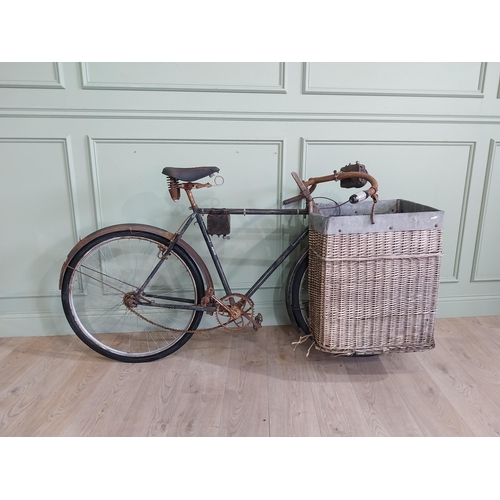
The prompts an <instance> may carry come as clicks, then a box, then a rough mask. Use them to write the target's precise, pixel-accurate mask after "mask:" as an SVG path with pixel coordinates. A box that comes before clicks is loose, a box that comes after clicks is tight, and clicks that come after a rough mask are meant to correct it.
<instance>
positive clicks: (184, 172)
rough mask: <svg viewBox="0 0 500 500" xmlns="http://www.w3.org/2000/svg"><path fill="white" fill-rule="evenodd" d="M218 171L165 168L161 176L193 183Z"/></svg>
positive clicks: (215, 168)
mask: <svg viewBox="0 0 500 500" xmlns="http://www.w3.org/2000/svg"><path fill="white" fill-rule="evenodd" d="M219 170H220V169H219V167H189V168H184V167H165V168H164V169H163V170H162V174H164V175H168V176H169V177H173V178H174V179H177V180H179V181H185V182H194V181H197V180H198V179H201V178H203V177H207V176H208V175H212V174H215V173H216V172H218V171H219Z"/></svg>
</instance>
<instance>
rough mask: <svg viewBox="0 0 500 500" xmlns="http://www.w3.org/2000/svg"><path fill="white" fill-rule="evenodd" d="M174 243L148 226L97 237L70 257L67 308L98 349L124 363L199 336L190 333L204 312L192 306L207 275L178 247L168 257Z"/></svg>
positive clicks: (148, 357)
mask: <svg viewBox="0 0 500 500" xmlns="http://www.w3.org/2000/svg"><path fill="white" fill-rule="evenodd" d="M169 243H170V241H169V240H168V239H166V238H164V237H162V236H159V235H157V234H153V233H149V232H147V231H136V232H134V233H133V234H131V232H130V231H114V232H111V233H108V234H104V235H102V236H98V237H96V238H95V239H93V240H91V241H90V242H89V243H87V244H86V245H85V246H84V247H83V248H81V249H80V250H79V251H78V252H77V253H76V255H75V256H74V257H73V259H72V260H71V262H69V264H68V267H67V269H66V272H65V274H64V277H63V281H62V288H61V298H62V304H63V309H64V313H65V315H66V318H67V320H68V322H69V324H70V325H71V328H72V329H73V331H74V332H75V333H76V334H77V335H78V337H79V338H80V339H81V340H82V341H83V342H84V343H85V344H87V345H88V346H89V347H90V348H91V349H93V350H94V351H96V352H98V353H99V354H102V355H103V356H106V357H108V358H111V359H115V360H119V361H125V362H146V361H153V360H156V359H159V358H163V357H165V356H168V355H169V354H171V353H173V352H174V351H176V350H177V349H179V348H180V347H181V346H183V345H184V344H185V343H186V342H187V341H188V340H189V339H190V338H191V336H192V333H187V332H189V331H192V330H195V329H196V328H197V327H198V325H199V323H200V321H201V318H202V315H203V313H202V312H201V311H194V310H190V309H186V308H185V306H186V305H189V304H192V305H195V304H199V303H200V301H201V298H202V297H203V279H202V277H201V274H200V271H199V270H198V267H197V266H196V264H195V263H194V261H193V259H192V258H191V257H190V256H189V254H188V253H187V252H186V251H185V250H183V249H182V248H180V247H178V246H174V248H173V249H172V252H171V254H170V255H169V256H168V259H163V262H162V258H161V254H162V251H163V250H164V249H165V248H166V247H167V246H168V244H169ZM160 262H161V265H160V266H159V268H158V270H157V272H156V273H155V274H154V276H153V277H152V279H151V280H150V281H149V283H148V284H147V286H146V287H145V288H144V290H143V292H142V293H141V294H137V291H138V290H139V289H140V288H141V287H142V286H143V285H144V283H145V282H146V280H147V278H148V277H149V276H150V275H151V272H152V270H153V269H155V267H156V266H157V265H158V264H159V263H160ZM165 305H170V306H179V308H172V309H170V308H165V307H162V306H165ZM183 307H184V308H183Z"/></svg>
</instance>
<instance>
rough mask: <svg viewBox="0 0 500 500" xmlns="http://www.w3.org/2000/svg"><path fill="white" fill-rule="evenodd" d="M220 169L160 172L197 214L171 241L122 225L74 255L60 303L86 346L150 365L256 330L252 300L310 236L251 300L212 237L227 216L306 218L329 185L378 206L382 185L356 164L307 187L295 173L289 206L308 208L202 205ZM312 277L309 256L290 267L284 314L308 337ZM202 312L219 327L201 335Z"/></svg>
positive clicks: (226, 226) (159, 232)
mask: <svg viewBox="0 0 500 500" xmlns="http://www.w3.org/2000/svg"><path fill="white" fill-rule="evenodd" d="M219 171H220V169H219V168H218V167H212V166H202V167H189V168H181V167H165V168H164V169H163V171H162V173H163V174H164V175H166V176H167V180H168V187H169V193H170V196H171V198H172V200H174V201H177V200H179V199H180V194H181V192H182V191H184V192H185V194H186V196H187V198H188V200H189V202H190V205H191V206H190V209H191V211H192V213H191V215H190V216H189V217H187V219H186V220H185V221H184V222H183V223H182V224H181V226H180V227H179V229H178V230H177V231H176V232H175V233H171V232H169V231H167V230H164V229H161V228H158V227H154V226H150V225H146V224H135V223H134V224H118V225H113V226H109V227H105V228H102V229H99V230H97V231H95V232H93V233H92V234H90V235H88V236H87V237H85V238H84V239H82V240H81V241H79V242H78V244H77V245H76V246H75V247H74V248H73V249H72V250H71V251H70V252H69V254H68V256H67V258H66V260H65V262H64V263H63V266H62V269H61V273H60V280H59V288H60V290H61V299H62V305H63V310H64V314H65V316H66V318H67V320H68V322H69V324H70V326H71V328H72V329H73V331H74V332H75V333H76V335H77V336H78V337H79V338H80V339H81V340H82V341H83V342H84V343H85V344H86V345H87V346H88V347H90V348H91V349H93V350H94V351H96V352H98V353H99V354H101V355H103V356H106V357H108V358H111V359H114V360H118V361H125V362H148V361H154V360H157V359H160V358H163V357H165V356H168V355H170V354H172V353H173V352H175V351H177V350H178V349H179V348H181V347H182V346H183V345H184V344H185V343H186V342H187V341H188V340H189V339H190V338H191V336H192V335H193V334H194V333H195V332H202V331H208V330H213V329H216V328H221V327H222V328H225V329H227V330H230V331H236V330H240V329H242V328H245V327H248V326H252V327H253V328H254V329H255V330H258V329H259V328H261V326H262V315H261V314H260V313H259V314H257V315H255V311H254V303H253V301H252V296H253V295H254V293H255V292H256V291H257V290H258V289H259V288H260V287H261V286H262V285H263V284H264V283H265V282H266V281H267V279H268V278H269V277H270V276H271V275H272V274H273V273H274V272H275V271H276V270H277V269H278V268H279V267H280V266H281V264H282V263H283V262H284V261H285V259H287V258H288V257H289V256H290V255H291V254H292V252H293V251H294V250H295V249H296V248H297V247H299V245H300V243H301V242H303V241H304V240H305V239H306V237H307V234H308V229H307V228H305V229H304V230H303V231H302V232H301V233H300V234H299V235H298V236H297V237H296V238H295V240H294V241H292V243H290V245H288V247H287V248H286V249H285V250H284V251H283V252H282V254H281V255H280V256H279V257H278V258H277V259H276V260H275V261H274V262H273V263H272V264H271V266H270V267H269V268H268V269H267V270H266V271H265V272H264V274H262V276H261V277H260V278H259V279H258V280H257V281H256V282H255V283H254V284H253V285H252V286H251V287H250V289H249V290H248V291H247V292H246V293H245V294H240V293H235V292H233V291H232V289H231V286H230V284H229V282H228V280H227V277H226V274H225V272H224V269H223V267H222V264H221V262H220V260H219V257H218V255H217V252H216V250H215V248H214V245H213V242H212V239H211V236H214V235H217V236H223V237H227V236H228V234H229V232H230V216H231V215H259V216H265V215H289V216H306V215H307V214H308V213H309V212H310V211H317V210H318V208H317V204H316V201H315V200H314V198H313V197H312V195H311V193H312V192H313V191H314V189H315V188H316V186H317V185H318V184H320V183H323V182H329V181H341V186H342V187H361V186H363V185H364V183H366V181H369V182H370V184H371V187H370V188H369V189H368V190H365V191H361V192H360V193H357V194H356V195H352V196H351V197H350V198H349V200H348V202H351V203H357V202H359V201H362V200H363V199H366V198H368V197H371V198H372V199H373V201H374V206H375V202H376V201H377V194H376V193H377V190H378V184H377V181H376V180H375V179H374V178H373V177H372V176H370V175H369V174H368V173H367V172H366V170H365V169H364V166H363V165H360V164H359V163H358V162H356V164H355V165H348V166H346V167H343V168H342V169H341V171H340V172H337V171H334V173H333V174H331V175H327V176H324V177H317V178H311V179H309V180H308V181H302V180H301V179H300V178H299V176H298V175H297V174H296V173H295V172H294V173H292V176H293V177H294V179H295V181H296V182H297V184H298V186H299V189H300V194H299V195H298V196H295V197H293V198H290V199H288V200H285V201H284V202H283V205H288V204H291V203H294V202H300V201H301V200H303V199H306V201H307V206H306V208H296V209H290V208H281V209H255V208H254V209H245V208H242V209H214V208H200V207H198V205H197V204H196V201H195V198H194V195H193V192H192V191H193V190H196V189H201V188H208V187H212V185H211V184H210V183H208V182H207V183H204V184H203V183H200V182H198V181H199V180H200V179H203V178H205V177H213V176H214V175H216V174H218V173H219ZM345 203H347V202H345ZM205 215H206V216H207V223H205V220H204V216H205ZM193 222H197V224H198V227H199V229H200V231H201V234H202V236H203V239H204V241H205V244H206V246H207V248H208V251H209V253H210V256H211V259H212V262H213V264H214V266H215V269H216V271H217V274H218V276H219V278H220V281H221V283H222V287H223V289H224V295H223V296H222V297H217V295H216V294H215V290H214V282H213V280H212V277H211V274H210V271H209V269H208V266H207V265H206V264H205V262H204V261H203V259H202V258H201V257H200V256H199V254H198V253H197V252H196V250H195V249H194V248H193V247H191V246H190V245H189V244H187V243H186V242H185V241H184V240H183V239H182V237H183V235H184V233H185V232H186V230H187V229H188V227H189V226H190V225H191V224H192V223H193ZM307 270H308V249H307V248H306V249H305V250H303V251H302V252H301V253H300V255H299V257H298V258H297V260H296V261H295V263H294V264H293V265H292V267H291V270H290V272H289V275H288V279H287V282H286V307H287V312H288V315H289V317H290V320H291V322H292V324H293V325H295V326H296V327H297V328H298V329H299V330H301V331H302V332H303V333H304V334H305V335H308V334H309V324H308V301H307V279H306V278H307ZM204 314H209V315H211V316H214V317H215V319H216V321H217V325H216V326H215V327H211V328H205V329H198V327H199V325H200V322H201V320H202V317H203V315H204Z"/></svg>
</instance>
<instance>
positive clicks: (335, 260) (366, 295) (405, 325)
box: [309, 200, 444, 355]
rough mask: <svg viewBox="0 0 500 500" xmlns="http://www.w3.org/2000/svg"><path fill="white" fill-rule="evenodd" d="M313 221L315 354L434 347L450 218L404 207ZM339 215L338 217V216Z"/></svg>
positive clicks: (333, 211) (364, 208)
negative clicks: (445, 227)
mask: <svg viewBox="0 0 500 500" xmlns="http://www.w3.org/2000/svg"><path fill="white" fill-rule="evenodd" d="M320 210H321V214H310V216H309V325H310V328H311V333H312V335H313V337H314V340H315V343H316V346H317V348H319V349H321V350H324V351H328V352H331V353H335V354H343V355H353V354H381V353H384V352H389V351H419V350H424V349H431V348H433V347H434V327H435V322H436V307H437V296H438V289H439V273H440V266H441V255H442V227H443V216H444V212H442V211H439V210H435V209H433V208H430V207H426V206H423V205H419V204H416V203H413V202H409V201H406V200H386V201H380V202H379V203H378V204H377V210H376V212H375V216H374V224H372V222H371V217H370V210H371V204H370V203H369V202H367V203H366V204H360V205H359V206H357V205H344V206H342V207H340V208H339V207H337V208H333V207H331V206H330V207H329V206H321V205H320ZM339 212H340V213H339Z"/></svg>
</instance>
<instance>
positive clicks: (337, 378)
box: [0, 316, 500, 436]
mask: <svg viewBox="0 0 500 500" xmlns="http://www.w3.org/2000/svg"><path fill="white" fill-rule="evenodd" d="M296 340H297V334H296V332H295V331H294V330H293V329H292V328H291V327H266V328H263V329H262V330H260V331H259V332H254V331H253V330H248V331H244V332H242V333H239V334H228V333H225V332H224V331H217V332H212V333H203V334H199V335H197V336H196V335H195V336H193V338H192V339H191V340H190V341H189V342H188V343H187V344H186V345H185V346H184V347H183V348H181V349H180V350H179V351H177V352H176V353H175V354H173V355H171V356H169V357H167V358H164V359H162V360H159V361H156V362H153V363H147V364H126V363H119V362H116V361H111V360H108V359H106V358H104V357H102V356H99V355H98V354H95V353H94V352H93V351H92V350H90V349H88V348H87V347H86V346H85V345H84V344H83V343H82V342H81V341H80V340H79V339H78V338H77V337H76V336H61V337H23V338H2V339H0V435H1V436H500V316H490V317H477V318H454V319H440V320H438V324H437V328H436V348H435V349H433V350H431V351H426V352H419V353H405V354H402V353H399V354H388V355H383V356H377V357H367V358H346V357H334V356H332V355H330V354H327V353H322V352H320V351H317V350H315V349H312V350H311V353H310V355H309V357H306V353H307V349H308V345H307V343H304V344H301V345H299V346H298V347H297V348H296V349H295V350H294V346H293V345H292V342H294V341H296Z"/></svg>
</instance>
